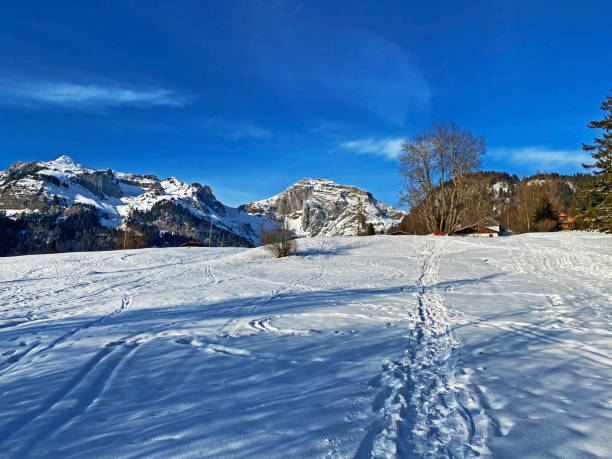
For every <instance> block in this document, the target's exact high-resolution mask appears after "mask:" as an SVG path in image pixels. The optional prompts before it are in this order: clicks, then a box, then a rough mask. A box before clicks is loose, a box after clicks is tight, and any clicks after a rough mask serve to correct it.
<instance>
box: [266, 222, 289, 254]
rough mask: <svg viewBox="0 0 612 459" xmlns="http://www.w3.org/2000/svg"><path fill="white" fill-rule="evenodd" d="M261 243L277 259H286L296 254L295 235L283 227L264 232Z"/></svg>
mask: <svg viewBox="0 0 612 459" xmlns="http://www.w3.org/2000/svg"><path fill="white" fill-rule="evenodd" d="M260 242H261V244H262V245H265V246H266V249H267V250H268V251H269V252H270V253H271V254H272V255H274V256H275V257H276V258H282V257H286V256H288V255H291V254H292V253H295V249H296V244H295V235H294V234H293V232H292V231H290V230H289V229H287V228H285V227H283V226H281V227H279V228H274V229H271V230H268V231H262V233H261V238H260Z"/></svg>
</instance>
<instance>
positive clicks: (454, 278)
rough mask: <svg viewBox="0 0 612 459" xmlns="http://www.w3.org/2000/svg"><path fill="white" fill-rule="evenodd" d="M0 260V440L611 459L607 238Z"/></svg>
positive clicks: (126, 452)
mask: <svg viewBox="0 0 612 459" xmlns="http://www.w3.org/2000/svg"><path fill="white" fill-rule="evenodd" d="M299 249H300V251H301V255H300V256H295V257H289V258H285V259H272V258H269V257H268V256H267V255H266V254H265V251H264V250H263V249H262V248H256V249H242V248H212V249H197V248H190V249H144V250H132V251H118V252H98V253H72V254H61V255H36V256H27V257H14V258H3V259H0V304H1V305H2V307H1V308H2V314H0V456H2V457H10V458H13V457H15V458H17V457H19V458H21V457H62V458H69V457H142V456H146V457H159V458H162V457H168V456H182V457H202V456H210V457H279V458H280V457H282V458H287V457H395V456H400V457H474V456H478V455H480V456H484V457H489V456H493V457H508V458H517V457H520V458H529V457H534V458H535V457H538V458H539V457H564V458H565V457H609V453H610V449H609V434H610V432H611V431H612V416H611V415H610V413H611V412H612V411H611V409H612V405H611V400H610V394H611V393H612V334H611V332H610V330H611V329H612V323H611V319H612V310H611V305H612V238H611V237H610V236H605V235H598V234H589V233H581V232H572V233H556V234H529V235H523V236H516V237H509V238H494V239H478V240H476V239H469V238H449V237H433V236H421V237H419V236H405V237H393V236H375V237H369V238H352V237H345V238H306V239H301V240H300V241H299Z"/></svg>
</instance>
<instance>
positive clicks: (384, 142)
mask: <svg viewBox="0 0 612 459" xmlns="http://www.w3.org/2000/svg"><path fill="white" fill-rule="evenodd" d="M403 143H404V139H403V138H385V139H378V140H375V139H372V138H369V139H362V140H351V141H348V142H343V143H341V144H340V147H342V148H344V149H347V150H351V151H353V152H355V153H357V154H360V155H377V156H383V157H385V158H387V159H396V158H397V157H398V156H399V154H400V153H401V151H402V144H403Z"/></svg>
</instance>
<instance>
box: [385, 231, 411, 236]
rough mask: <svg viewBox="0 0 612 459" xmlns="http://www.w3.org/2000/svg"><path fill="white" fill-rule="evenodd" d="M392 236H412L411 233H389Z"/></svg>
mask: <svg viewBox="0 0 612 459" xmlns="http://www.w3.org/2000/svg"><path fill="white" fill-rule="evenodd" d="M389 235H390V236H410V233H407V232H406V231H399V230H398V231H393V232H392V233H389Z"/></svg>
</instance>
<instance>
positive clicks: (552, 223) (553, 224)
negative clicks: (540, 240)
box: [536, 218, 558, 233]
mask: <svg viewBox="0 0 612 459" xmlns="http://www.w3.org/2000/svg"><path fill="white" fill-rule="evenodd" d="M557 225H558V224H557V220H551V219H548V218H546V219H543V220H540V221H539V222H537V223H536V229H537V230H538V231H539V232H541V233H548V232H551V231H557Z"/></svg>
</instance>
